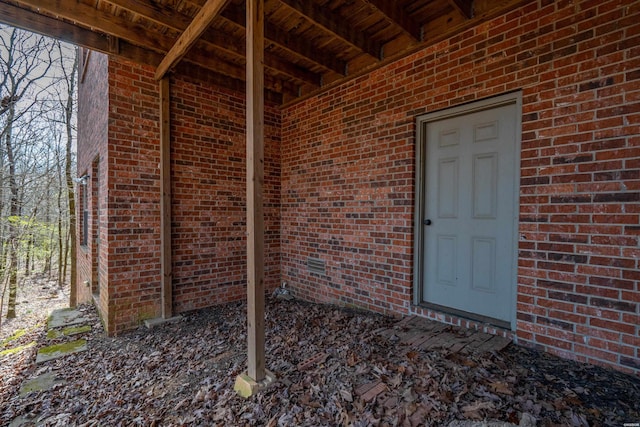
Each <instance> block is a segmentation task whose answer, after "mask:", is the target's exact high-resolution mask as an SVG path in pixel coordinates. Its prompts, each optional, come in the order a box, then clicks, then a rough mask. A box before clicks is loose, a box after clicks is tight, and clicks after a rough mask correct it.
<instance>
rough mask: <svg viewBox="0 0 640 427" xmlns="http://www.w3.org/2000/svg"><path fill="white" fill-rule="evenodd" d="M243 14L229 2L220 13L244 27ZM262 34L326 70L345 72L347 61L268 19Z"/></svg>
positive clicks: (280, 46) (240, 8)
mask: <svg viewBox="0 0 640 427" xmlns="http://www.w3.org/2000/svg"><path fill="white" fill-rule="evenodd" d="M244 15H245V12H244V9H243V8H242V7H240V6H238V5H235V4H229V6H227V7H226V9H225V10H223V11H222V13H221V16H222V17H223V18H224V19H226V20H227V21H229V22H231V23H233V24H235V25H236V26H238V27H242V28H245V18H244ZM264 34H265V39H266V41H268V42H272V43H274V44H275V45H277V46H278V47H279V48H281V49H284V50H286V51H288V52H291V53H292V54H294V55H296V56H300V57H302V58H305V59H306V60H308V61H311V62H313V63H314V64H317V65H319V66H321V67H322V68H324V69H326V70H329V71H333V72H335V73H338V74H340V75H343V76H344V75H345V74H346V69H347V63H346V62H345V61H342V60H340V59H339V58H337V57H336V56H335V55H333V54H331V53H327V52H325V51H322V50H320V49H318V48H317V47H316V46H313V45H312V44H310V43H309V42H308V41H306V40H305V39H304V38H302V37H296V36H295V35H291V34H289V33H288V32H286V31H283V30H281V29H280V28H278V27H277V26H275V25H273V24H271V23H269V22H268V21H266V22H265V28H264Z"/></svg>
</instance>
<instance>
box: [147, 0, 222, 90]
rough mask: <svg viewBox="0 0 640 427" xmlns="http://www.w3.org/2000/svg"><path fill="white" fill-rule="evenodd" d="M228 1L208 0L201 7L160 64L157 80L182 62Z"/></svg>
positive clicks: (156, 75)
mask: <svg viewBox="0 0 640 427" xmlns="http://www.w3.org/2000/svg"><path fill="white" fill-rule="evenodd" d="M228 1H229V0H208V1H207V3H205V5H204V6H202V9H200V11H199V12H198V14H197V15H196V17H195V18H194V19H193V21H192V22H191V24H189V26H188V27H187V29H186V30H184V32H183V33H182V34H181V35H180V37H179V38H178V41H176V43H175V44H174V45H173V47H172V48H171V49H170V50H169V52H168V53H167V55H166V56H165V57H164V59H163V60H162V62H161V63H160V65H158V69H157V70H156V74H155V78H156V80H160V79H162V77H164V75H165V74H166V73H167V72H168V71H169V69H171V67H173V66H174V65H175V64H177V63H178V62H180V60H181V59H182V58H183V57H184V56H185V55H186V54H187V52H188V51H189V49H190V48H191V46H193V45H194V44H195V43H196V41H198V38H200V35H201V34H202V33H203V32H204V31H205V30H206V29H207V27H209V24H211V21H212V20H213V19H214V18H215V17H216V16H218V14H219V13H220V11H221V10H222V9H223V8H224V7H225V6H226V5H227V2H228Z"/></svg>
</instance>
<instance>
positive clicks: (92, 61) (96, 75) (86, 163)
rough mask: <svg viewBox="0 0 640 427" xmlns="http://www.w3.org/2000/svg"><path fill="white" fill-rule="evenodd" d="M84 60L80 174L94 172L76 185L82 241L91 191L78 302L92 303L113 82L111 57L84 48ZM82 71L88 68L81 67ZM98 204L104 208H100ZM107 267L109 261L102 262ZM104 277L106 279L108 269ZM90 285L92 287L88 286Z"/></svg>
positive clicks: (102, 308)
mask: <svg viewBox="0 0 640 427" xmlns="http://www.w3.org/2000/svg"><path fill="white" fill-rule="evenodd" d="M82 58H83V61H87V60H88V64H87V67H86V72H85V74H84V75H83V76H81V80H80V84H79V86H78V97H79V99H80V100H81V102H79V103H78V160H77V165H78V166H77V175H78V176H79V177H80V176H83V175H85V174H88V175H90V178H89V179H88V180H87V185H86V187H85V186H82V185H76V189H77V191H76V207H77V218H78V230H77V236H78V241H79V242H80V239H81V233H82V231H81V230H82V207H83V206H82V199H81V197H82V192H83V191H86V192H87V193H88V206H87V207H88V210H89V218H88V227H87V229H88V231H89V233H88V236H87V245H80V244H78V260H77V268H78V276H77V280H78V282H77V289H78V302H89V301H91V300H92V294H93V293H97V292H98V274H97V265H98V262H97V259H98V256H101V257H103V260H106V257H107V253H106V246H104V245H103V246H102V247H101V249H100V254H98V250H99V249H98V245H97V238H98V235H97V232H98V224H97V223H98V221H96V218H97V216H96V214H97V212H98V211H101V212H102V217H101V218H102V219H101V222H102V223H103V224H104V223H106V213H105V212H106V211H105V209H104V208H105V206H106V188H107V186H106V182H107V181H106V158H107V141H108V133H107V132H108V122H109V110H108V107H109V104H108V96H109V82H108V61H109V60H108V57H107V56H106V55H103V54H101V53H98V52H92V53H91V55H90V56H88V57H87V56H86V51H83V55H82ZM79 68H80V69H81V70H82V69H83V68H84V67H82V66H81V67H79ZM98 204H101V205H102V209H98ZM106 236H107V235H106V230H105V229H104V227H103V228H102V235H101V236H99V237H100V239H101V241H102V242H106V241H107V240H106ZM102 265H103V266H105V264H104V263H103V264H102ZM101 277H102V278H103V279H104V278H106V277H107V276H106V269H104V270H103V271H102V274H101ZM87 284H88V285H89V286H87ZM106 284H107V281H106V280H102V281H101V283H100V287H101V288H102V289H101V298H100V299H99V300H98V306H99V308H100V311H101V312H102V313H106V310H107V299H106V294H107V293H106Z"/></svg>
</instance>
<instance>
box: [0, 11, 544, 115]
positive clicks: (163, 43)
mask: <svg viewBox="0 0 640 427" xmlns="http://www.w3.org/2000/svg"><path fill="white" fill-rule="evenodd" d="M532 1H535V0H411V1H409V0H267V1H265V10H264V19H265V22H264V41H265V44H264V70H265V89H266V91H267V92H266V94H265V95H266V96H267V97H268V99H270V100H276V102H280V103H282V102H284V103H286V105H290V104H291V103H292V102H295V101H296V100H300V99H304V98H306V97H308V96H312V95H314V94H318V93H321V92H322V91H325V90H327V89H328V88H331V87H336V86H337V85H340V84H341V83H343V82H345V81H347V80H348V79H351V78H354V77H357V76H361V75H363V74H365V73H367V72H370V71H372V70H374V69H376V68H378V67H380V66H383V65H384V64H388V63H390V62H392V61H395V60H397V59H399V58H402V57H404V56H406V55H408V54H410V53H411V52H415V51H417V50H419V49H422V48H424V47H425V46H427V45H430V44H433V43H437V42H438V41H441V40H444V39H446V38H449V37H451V36H452V35H455V34H461V33H462V32H463V31H465V30H466V29H469V28H472V27H474V26H476V25H478V24H479V23H482V22H486V21H487V20H490V19H492V18H494V17H496V16H499V15H500V14H504V13H506V12H507V11H509V10H512V9H514V8H516V7H519V6H521V5H523V4H526V3H528V2H532ZM0 22H5V23H7V24H10V25H14V26H17V27H21V28H24V29H27V30H32V31H36V32H39V33H42V34H46V35H49V36H53V37H56V38H59V39H61V40H64V41H68V42H71V43H75V44H78V45H81V46H85V47H88V48H90V49H93V50H97V51H100V52H105V53H108V54H110V55H117V56H120V57H123V58H125V59H128V60H131V61H134V62H137V63H141V64H145V65H147V66H149V67H153V69H155V70H156V71H157V75H158V76H162V75H164V74H165V73H167V72H168V71H170V70H173V71H174V72H175V73H176V74H178V75H180V76H184V77H187V78H193V79H198V80H200V81H203V82H212V83H215V84H218V85H220V86H224V87H228V88H232V89H233V90H244V83H245V82H246V69H245V64H246V46H245V39H246V0H180V1H176V0H152V1H149V0H91V1H89V0H0ZM176 41H177V42H176ZM383 52H384V57H382V53H383ZM181 58H182V60H181ZM278 100H279V101H278Z"/></svg>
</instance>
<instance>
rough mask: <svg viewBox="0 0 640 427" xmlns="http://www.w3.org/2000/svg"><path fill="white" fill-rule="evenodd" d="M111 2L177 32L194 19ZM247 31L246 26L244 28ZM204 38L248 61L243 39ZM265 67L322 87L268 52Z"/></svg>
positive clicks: (127, 0)
mask: <svg viewBox="0 0 640 427" xmlns="http://www.w3.org/2000/svg"><path fill="white" fill-rule="evenodd" d="M108 2H109V3H111V4H113V5H115V6H118V7H120V8H122V9H125V10H128V11H130V12H133V13H136V14H138V15H141V16H144V17H146V18H147V19H150V20H151V21H153V22H155V23H158V24H160V25H163V26H166V27H169V28H172V29H174V30H177V31H181V32H182V31H185V30H186V29H187V28H188V26H189V24H190V22H191V20H190V18H189V17H188V16H186V15H184V14H182V13H180V12H177V11H174V10H172V9H168V8H166V7H162V6H159V5H153V4H151V3H142V2H140V1H138V0H108ZM243 28H244V27H243ZM200 39H201V40H202V41H204V42H207V43H209V44H211V45H212V46H213V47H215V48H216V49H219V50H221V51H224V52H226V53H228V54H229V55H231V56H234V57H236V58H242V60H243V61H244V58H245V44H244V43H243V42H242V40H239V39H236V38H234V37H231V36H229V35H228V34H225V33H224V32H222V31H220V30H218V29H216V28H208V29H207V30H206V31H204V32H203V33H202V36H201V37H200ZM265 66H266V67H267V68H269V69H271V70H274V71H276V72H278V73H281V74H284V75H286V76H288V77H291V78H294V79H295V80H297V81H298V82H300V83H304V84H309V85H312V86H315V87H319V86H320V80H321V78H320V76H319V75H318V74H316V73H313V72H311V71H309V70H306V69H303V68H301V67H298V66H296V65H295V64H293V63H291V62H288V61H284V60H282V59H280V58H278V57H277V56H276V55H273V54H270V53H268V52H265Z"/></svg>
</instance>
